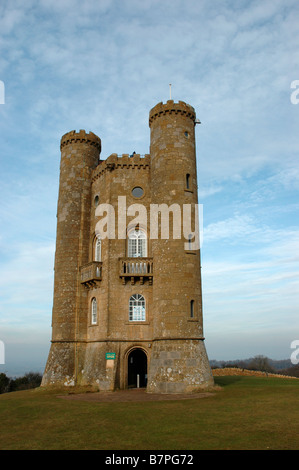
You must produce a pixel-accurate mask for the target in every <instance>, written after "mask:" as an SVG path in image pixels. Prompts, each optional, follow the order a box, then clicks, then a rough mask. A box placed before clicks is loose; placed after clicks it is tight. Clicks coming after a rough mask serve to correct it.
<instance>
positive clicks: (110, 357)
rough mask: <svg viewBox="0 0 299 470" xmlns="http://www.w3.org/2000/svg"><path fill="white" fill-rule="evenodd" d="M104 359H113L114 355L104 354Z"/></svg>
mask: <svg viewBox="0 0 299 470" xmlns="http://www.w3.org/2000/svg"><path fill="white" fill-rule="evenodd" d="M106 359H115V353H106Z"/></svg>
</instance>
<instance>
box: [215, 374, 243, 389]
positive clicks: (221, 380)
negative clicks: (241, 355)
mask: <svg viewBox="0 0 299 470" xmlns="http://www.w3.org/2000/svg"><path fill="white" fill-rule="evenodd" d="M240 380H242V377H238V376H236V375H232V376H218V377H214V381H215V384H216V385H219V386H220V387H226V386H227V385H232V384H234V383H236V382H239V381H240Z"/></svg>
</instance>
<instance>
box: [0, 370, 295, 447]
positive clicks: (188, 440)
mask: <svg viewBox="0 0 299 470" xmlns="http://www.w3.org/2000/svg"><path fill="white" fill-rule="evenodd" d="M215 381H216V383H217V384H218V385H220V386H221V389H220V390H217V391H216V392H215V394H214V395H213V396H210V397H206V398H201V399H191V400H178V401H160V402H159V401H156V402H143V403H142V402H138V403H115V402H114V403H99V402H98V403H94V402H84V401H75V400H64V399H61V398H58V397H57V392H56V393H55V392H54V391H49V390H43V389H35V390H26V391H21V392H13V393H6V394H2V395H0V417H1V428H0V450H17V449H24V450H26V449H34V450H38V449H43V450H46V449H58V450H60V449H61V450H62V449H67V450H72V449H105V450H124V449H126V450H133V449H135V450H147V449H148V450H195V449H206V450H207V449H232V450H233V449H244V450H245V449H277V450H278V449H297V450H298V448H299V433H298V423H299V406H298V405H299V380H295V379H294V380H293V379H281V378H269V377H268V378H267V377H265V378H260V377H237V376H235V377H233V376H232V377H216V378H215Z"/></svg>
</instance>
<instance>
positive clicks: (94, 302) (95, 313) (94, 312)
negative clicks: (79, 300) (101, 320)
mask: <svg viewBox="0 0 299 470" xmlns="http://www.w3.org/2000/svg"><path fill="white" fill-rule="evenodd" d="M97 321H98V306H97V299H96V298H95V297H94V298H93V299H92V301H91V324H92V325H95V324H96V323H97Z"/></svg>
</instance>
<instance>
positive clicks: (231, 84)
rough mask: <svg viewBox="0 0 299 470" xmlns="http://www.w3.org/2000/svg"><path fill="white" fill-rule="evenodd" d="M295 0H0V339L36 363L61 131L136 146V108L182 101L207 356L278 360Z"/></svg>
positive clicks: (296, 259)
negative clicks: (192, 151) (191, 119)
mask: <svg viewBox="0 0 299 470" xmlns="http://www.w3.org/2000/svg"><path fill="white" fill-rule="evenodd" d="M298 22H299V4H298V1H297V0H286V1H285V0H271V1H268V0H258V1H255V0H252V1H248V0H246V1H243V0H235V1H232V0H221V1H220V0H214V1H213V2H211V1H210V0H196V1H195V0H171V1H170V0H159V1H158V0H147V1H146V2H141V1H140V0H138V1H137V0H121V1H117V0H89V1H82V0H81V1H79V0H78V1H77V0H60V1H57V0H54V1H50V0H39V1H34V0H26V2H24V1H23V0H2V1H1V3H0V80H1V81H2V82H3V83H4V85H5V104H0V158H1V172H0V188H1V196H2V197H1V202H2V203H1V206H0V221H1V230H0V340H1V341H3V342H4V344H5V352H6V357H5V359H6V361H5V362H6V364H4V365H0V372H1V371H7V372H8V373H9V372H10V370H12V369H14V370H15V368H16V367H18V366H21V365H22V368H23V369H24V368H26V371H28V370H32V369H37V368H38V367H41V368H43V366H44V364H45V361H46V359H47V354H48V350H49V346H50V337H51V310H52V296H53V266H54V250H55V234H56V207H57V195H58V180H59V162H60V150H59V143H60V138H61V136H62V135H63V134H64V133H66V132H68V131H70V130H73V129H75V130H80V129H85V130H86V131H92V132H94V133H95V134H97V135H98V136H99V137H101V139H102V158H106V157H108V156H109V155H110V154H111V153H118V154H122V153H131V152H132V151H133V150H135V151H136V152H137V153H140V154H144V153H148V152H149V128H148V113H149V110H150V109H151V108H152V107H153V106H155V105H156V104H157V103H158V102H160V101H163V102H165V101H166V100H167V99H169V86H168V85H169V83H172V98H173V99H174V100H175V101H178V100H182V101H186V102H187V103H189V104H191V105H192V106H194V108H195V109H196V113H197V117H198V118H199V119H200V120H201V122H202V124H201V126H197V127H196V139H197V160H198V163H197V164H198V184H199V202H200V203H201V204H203V244H202V255H201V256H202V276H203V296H204V299H203V308H204V332H205V337H206V347H207V350H208V354H209V357H210V359H219V360H221V359H224V360H229V359H237V358H239V359H240V358H246V357H251V356H254V355H257V354H263V355H266V356H268V357H271V358H273V359H282V358H288V357H290V355H291V352H292V350H291V349H290V344H291V342H292V341H293V340H296V339H299V312H298V305H299V285H298V284H299V283H298V274H299V218H298V209H299V198H298V196H299V189H298V186H299V163H298V150H299V140H298V124H299V105H296V104H293V103H292V102H291V99H290V97H291V93H292V91H293V90H292V89H291V83H292V81H294V80H298V79H299V54H298V44H299V30H298Z"/></svg>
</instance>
